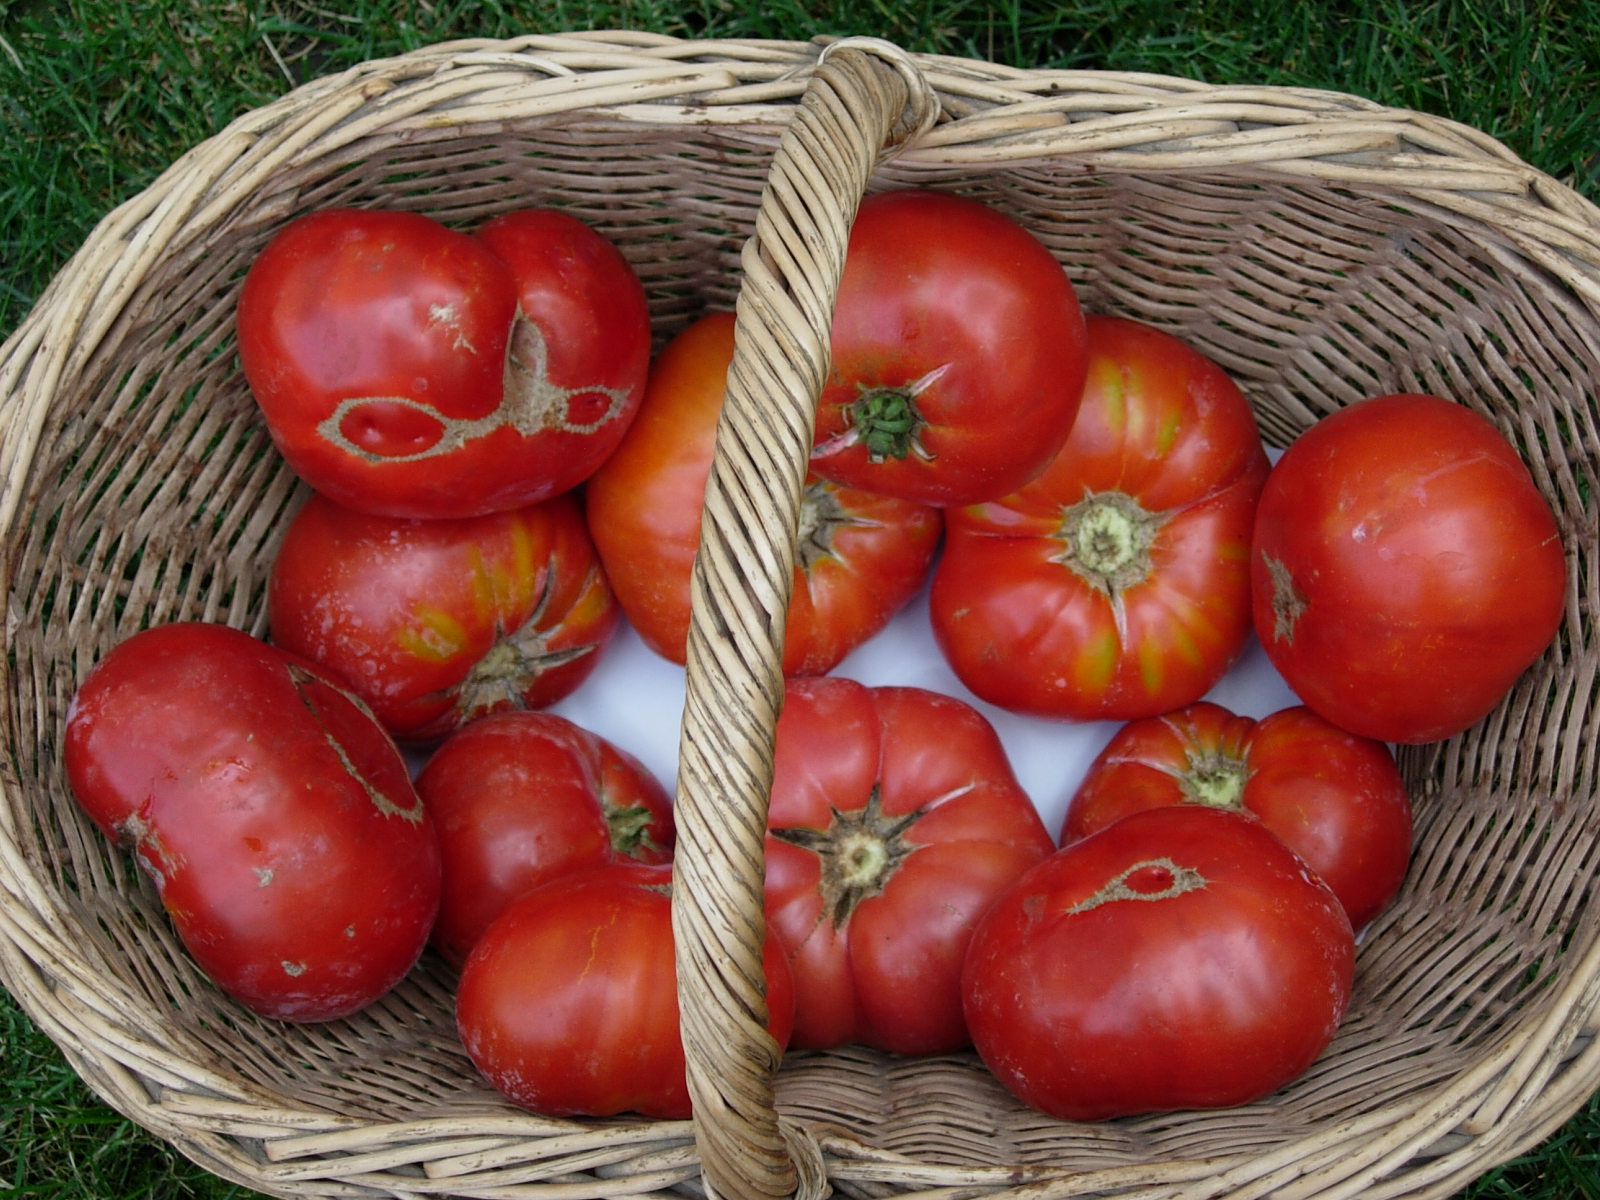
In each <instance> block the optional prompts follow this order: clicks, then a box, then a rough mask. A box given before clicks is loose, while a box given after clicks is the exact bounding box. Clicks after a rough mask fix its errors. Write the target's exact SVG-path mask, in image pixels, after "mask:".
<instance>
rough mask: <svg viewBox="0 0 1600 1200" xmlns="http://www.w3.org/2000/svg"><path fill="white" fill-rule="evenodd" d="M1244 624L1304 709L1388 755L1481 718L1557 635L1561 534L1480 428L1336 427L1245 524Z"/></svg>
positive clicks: (1440, 403)
mask: <svg viewBox="0 0 1600 1200" xmlns="http://www.w3.org/2000/svg"><path fill="white" fill-rule="evenodd" d="M1251 581H1252V587H1253V596H1254V600H1253V605H1254V609H1253V611H1254V620H1255V628H1256V632H1257V634H1259V636H1260V638H1261V642H1262V644H1263V645H1264V646H1265V648H1266V652H1267V657H1268V658H1269V659H1270V660H1271V662H1272V665H1273V666H1274V667H1276V668H1277V669H1278V672H1279V673H1280V674H1281V675H1282V676H1283V678H1284V680H1285V681H1286V682H1287V683H1288V685H1289V686H1290V687H1291V688H1292V689H1293V690H1294V692H1295V694H1296V695H1297V696H1299V697H1300V699H1301V700H1303V701H1304V702H1305V703H1306V704H1307V705H1309V706H1310V707H1311V708H1313V709H1315V710H1316V711H1317V712H1319V713H1321V714H1322V715H1323V716H1324V717H1326V718H1328V719H1329V720H1330V721H1333V722H1334V723H1335V724H1337V725H1341V726H1343V727H1344V728H1346V729H1349V730H1351V731H1352V732H1354V733H1359V734H1363V735H1365V736H1367V737H1372V738H1377V739H1379V740H1382V741H1386V742H1403V743H1419V742H1431V741H1438V740H1440V739H1442V738H1447V737H1450V736H1451V735H1453V734H1456V733H1459V732H1461V731H1462V730H1464V729H1466V728H1467V727H1469V726H1471V725H1473V724H1475V723H1476V722H1477V721H1479V720H1481V719H1482V718H1483V717H1485V716H1486V715H1487V714H1488V713H1489V712H1490V710H1491V709H1493V708H1494V706H1495V705H1496V704H1497V703H1499V702H1500V700H1501V699H1502V698H1504V696H1505V694H1506V692H1507V691H1508V690H1509V689H1510V688H1511V687H1512V685H1513V684H1514V683H1515V682H1516V681H1517V679H1518V677H1519V676H1521V675H1522V673H1523V672H1524V671H1526V670H1527V669H1528V668H1529V667H1530V666H1531V665H1532V664H1533V663H1534V661H1535V660H1536V659H1537V658H1538V657H1539V655H1540V654H1541V653H1543V652H1544V650H1545V648H1546V647H1548V646H1549V645H1550V642H1551V641H1552V639H1553V638H1554V637H1555V635H1556V632H1557V630H1558V628H1559V627H1560V623H1561V614H1562V609H1563V606H1564V603H1565V599H1566V591H1567V575H1566V562H1565V556H1564V553H1563V550H1562V545H1561V533H1560V530H1559V528H1558V527H1557V525H1556V521H1555V517H1554V516H1553V515H1552V513H1551V511H1550V506H1549V504H1548V503H1547V502H1546V501H1545V499H1544V497H1543V496H1542V495H1541V494H1540V493H1539V490H1538V488H1537V487H1536V486H1535V484H1534V482H1533V478H1532V476H1531V475H1530V473H1529V471H1528V468H1527V466H1526V465H1525V464H1524V463H1523V462H1522V460H1521V459H1520V458H1519V457H1518V456H1517V453H1516V451H1515V450H1514V449H1513V448H1512V446H1511V444H1510V443H1509V442H1508V441H1507V440H1506V439H1505V437H1504V436H1503V435H1502V434H1501V433H1500V431H1499V430H1498V429H1496V428H1495V426H1494V425H1493V423H1491V422H1490V421H1489V419H1488V418H1486V417H1484V416H1482V415H1481V414H1479V413H1476V412H1474V411H1473V410H1471V409H1469V408H1466V407H1464V406H1462V405H1459V404H1456V403H1454V402H1452V401H1450V400H1446V399H1444V398H1442V397H1439V396H1429V395H1416V394H1400V395H1391V396H1379V397H1375V398H1373V399H1370V400H1366V401H1364V402H1361V403H1358V404H1354V405H1351V406H1350V407H1348V408H1344V409H1341V410H1339V411H1338V412H1335V413H1332V414H1330V415H1328V416H1326V417H1324V418H1322V419H1321V420H1319V421H1318V422H1317V423H1316V424H1314V425H1312V426H1311V427H1310V428H1309V429H1307V430H1306V431H1305V432H1304V433H1302V434H1301V435H1300V436H1299V437H1297V438H1296V439H1295V440H1294V442H1293V443H1292V444H1291V445H1290V446H1289V448H1288V450H1286V451H1285V452H1284V455H1283V457H1282V458H1281V459H1279V460H1278V462H1277V464H1276V465H1275V466H1274V467H1273V470H1272V476H1271V478H1270V479H1269V480H1268V481H1267V485H1266V488H1265V490H1264V491H1263V493H1262V496H1261V504H1260V510H1259V512H1258V514H1257V517H1256V526H1255V548H1254V551H1253V555H1252V560H1251Z"/></svg>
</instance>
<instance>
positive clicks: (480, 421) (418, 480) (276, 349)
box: [237, 208, 650, 517]
mask: <svg viewBox="0 0 1600 1200" xmlns="http://www.w3.org/2000/svg"><path fill="white" fill-rule="evenodd" d="M237 325H238V337H239V357H240V362H241V365H242V367H243V369H244V374H245V378H246V380H247V382H248V383H249V385H250V389H251V392H252V393H253V395H254V396H255V399H256V401H257V403H258V405H259V407H260V410H261V413H262V416H263V418H264V420H265V421H266V424H267V428H268V430H269V432H270V433H271V435H272V439H273V442H274V444H275V445H276V446H277V447H278V449H279V450H280V451H281V452H282V454H283V456H284V458H285V459H287V460H288V462H289V464H290V465H291V466H292V467H293V468H294V470H295V471H296V472H297V473H298V474H299V475H300V477H301V478H303V479H304V480H305V481H306V482H307V483H309V484H310V485H311V486H312V487H314V488H316V489H317V490H318V491H320V492H323V493H325V494H327V495H329V496H331V497H333V498H334V499H336V500H338V501H339V502H340V503H342V504H345V505H348V506H350V507H353V508H358V509H363V510H365V511H370V512H376V513H383V514H386V515H390V516H411V517H461V516H473V515H478V514H481V513H486V512H493V511H499V510H503V509H509V508H518V507H521V506H523V505H527V504H533V503H536V502H538V501H540V500H543V499H546V498H548V497H550V496H553V495H556V494H558V493H560V492H564V491H567V490H568V489H570V488H572V487H574V486H576V485H577V484H578V483H579V482H581V481H582V480H583V479H584V478H585V477H587V475H588V474H589V473H590V472H592V471H593V469H594V468H595V467H596V466H598V465H599V463H600V462H601V461H602V460H603V459H604V457H605V456H606V455H607V454H609V453H610V451H611V450H612V449H613V448H614V447H615V445H616V442H617V440H618V439H620V437H621V436H622V433H623V432H624V431H625V430H626V428H627V425H628V422H629V421H630V420H631V419H632V417H633V413H634V412H635V411H636V410H637V408H638V402H639V397H640V396H641V395H642V393H643V387H644V376H645V371H646V370H647V368H648V365H649V347H650V319H649V311H648V308H647V305H646V297H645V294H644V288H643V285H642V284H641V283H640V281H639V279H638V276H637V275H636V274H635V272H634V271H633V268H632V266H631V265H630V264H629V263H628V262H627V260H626V259H625V258H624V257H623V256H622V254H621V252H620V251H618V250H617V248H616V247H615V246H614V245H612V244H611V243H610V242H609V241H608V240H607V239H606V238H604V237H603V236H602V235H600V234H599V233H597V232H595V231H594V230H592V229H590V228H589V227H588V226H586V225H584V224H583V223H582V222H580V221H578V220H575V219H574V218H571V217H568V216H565V215H563V214H561V213H557V212H551V211H547V210H540V209H528V210H521V211H517V212H512V213H507V214H504V215H502V216H500V217H497V218H494V219H493V220H491V221H489V222H487V223H486V224H485V225H483V226H482V227H481V228H479V229H478V230H477V231H476V232H475V233H470V234H469V233H464V232H462V231H459V230H456V229H452V228H450V227H448V226H446V225H443V224H442V223H440V222H438V221H435V220H433V219H431V218H429V217H426V216H422V215H420V214H417V213H408V212H390V211H382V210H365V209H350V208H334V209H325V210H321V211H318V212H313V213H310V214H307V215H305V216H302V217H299V218H297V219H295V220H294V221H291V222H290V223H289V224H288V225H286V226H285V227H284V228H283V229H282V230H280V231H279V232H278V233H277V234H276V235H275V236H274V237H273V238H272V240H271V241H270V242H269V243H268V244H267V245H266V247H264V248H263V250H262V251H261V253H260V254H259V255H257V257H256V259H255V261H254V262H253V263H252V264H251V267H250V270H249V272H248V273H247V274H246V276H245V280H244V284H243V287H242V288H241V291H240V295H239V303H238V311H237Z"/></svg>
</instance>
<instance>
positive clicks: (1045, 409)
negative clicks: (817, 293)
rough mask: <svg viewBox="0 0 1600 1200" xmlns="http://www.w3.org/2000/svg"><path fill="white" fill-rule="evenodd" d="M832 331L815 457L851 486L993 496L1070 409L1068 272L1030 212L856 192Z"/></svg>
mask: <svg viewBox="0 0 1600 1200" xmlns="http://www.w3.org/2000/svg"><path fill="white" fill-rule="evenodd" d="M830 342H831V368H830V371H829V374H828V378H827V380H826V382H825V385H824V387H823V390H822V393H821V397H820V401H819V404H818V409H817V419H816V445H815V448H814V449H813V451H812V455H811V467H812V470H813V471H814V472H815V473H816V474H818V475H820V476H822V477H823V478H825V479H831V480H833V481H834V482H836V483H839V484H843V485H844V486H846V487H851V488H859V489H861V490H864V491H872V492H880V493H883V494H885V495H890V496H899V497H901V498H903V499H907V500H916V501H920V502H922V503H925V504H937V505H957V504H974V503H977V502H979V501H982V500H992V499H994V498H995V497H997V496H1003V495H1005V494H1007V493H1008V492H1012V491H1015V490H1016V489H1017V488H1019V487H1021V486H1022V485H1023V484H1024V483H1025V482H1027V481H1028V480H1029V479H1031V478H1033V477H1034V476H1035V475H1037V474H1038V473H1039V472H1040V471H1041V470H1043V469H1044V466H1045V464H1046V463H1047V462H1049V461H1050V458H1051V456H1052V455H1053V454H1054V453H1055V452H1056V450H1057V449H1058V448H1059V447H1060V445H1061V443H1062V441H1063V440H1064V439H1065V438H1066V436H1067V432H1068V430H1070V429H1071V428H1072V422H1073V418H1074V417H1075V415H1076V414H1077V410H1078V396H1079V392H1080V390H1081V388H1082V386H1083V378H1084V328H1083V313H1082V310H1081V309H1080V307H1079V304H1078V297H1077V292H1076V291H1075V290H1074V289H1073V286H1072V283H1071V281H1070V280H1069V279H1068V278H1067V276H1066V273H1065V272H1064V271H1063V270H1062V268H1061V265H1060V264H1059V263H1058V262H1056V260H1055V259H1054V258H1053V257H1052V256H1051V254H1050V252H1049V250H1048V249H1046V247H1045V246H1044V245H1043V243H1041V242H1040V241H1039V240H1038V239H1037V238H1035V237H1034V236H1033V234H1031V233H1030V232H1028V231H1027V230H1026V229H1025V228H1024V227H1023V226H1021V225H1020V224H1018V223H1017V222H1015V221H1013V220H1012V219H1011V218H1010V217H1007V216H1005V215H1004V214H1002V213H1001V212H1000V211H999V210H998V209H995V208H993V207H991V206H989V205H986V204H983V203H981V202H979V201H977V200H973V199H971V198H968V197H964V196H960V195H957V194H955V193H953V192H943V191H937V190H932V189H922V188H912V189H903V190H897V191H890V192H880V193H877V194H875V195H871V196H868V197H867V198H866V199H865V200H863V201H862V202H861V205H860V208H859V209H858V211H857V213H856V218H855V222H854V224H853V225H852V227H851V230H850V240H849V244H848V247H847V249H846V254H845V263H844V274H843V277H842V278H841V280H840V283H839V290H838V295H837V297H836V299H835V304H834V312H833V323H832V329H831V334H830Z"/></svg>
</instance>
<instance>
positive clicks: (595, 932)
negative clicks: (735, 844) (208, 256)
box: [456, 863, 794, 1119]
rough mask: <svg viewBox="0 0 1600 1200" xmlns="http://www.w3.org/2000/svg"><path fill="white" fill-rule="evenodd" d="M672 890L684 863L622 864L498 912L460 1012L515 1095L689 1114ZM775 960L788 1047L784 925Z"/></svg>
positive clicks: (586, 1109)
mask: <svg viewBox="0 0 1600 1200" xmlns="http://www.w3.org/2000/svg"><path fill="white" fill-rule="evenodd" d="M671 901H672V868H671V867H670V866H667V865H659V866H652V865H647V864H643V863H615V864H612V865H610V866H603V867H593V868H590V869H589V870H585V871H578V872H575V873H573V874H570V875H563V876H561V877H560V878H558V879H554V880H552V881H551V882H549V883H546V884H544V885H543V886H541V887H538V888H535V889H534V890H533V891H531V892H525V893H523V895H522V896H520V897H519V898H518V899H516V900H513V901H512V902H511V904H510V906H509V907H507V908H506V910H505V911H504V912H502V913H501V914H500V916H499V917H497V918H496V919H495V921H494V922H493V924H491V925H490V926H489V928H488V930H487V931H485V933H484V935H483V936H482V937H481V938H480V939H478V944H477V945H476V946H475V947H474V948H473V951H472V954H471V955H470V956H469V957H468V959H467V964H466V966H465V967H464V968H463V969H462V972H461V983H460V986H459V988H458V989H457V992H456V1022H457V1025H458V1026H459V1028H460V1031H461V1040H462V1044H463V1045H464V1046H465V1047H466V1051H467V1055H468V1057H470V1058H471V1059H472V1061H473V1063H474V1064H476V1066H477V1067H478V1069H479V1070H480V1071H481V1072H483V1074H484V1076H485V1078H487V1079H488V1080H489V1082H490V1083H492V1084H493V1085H494V1086H495V1088H496V1089H497V1090H499V1091H500V1092H501V1094H503V1095H504V1096H506V1097H507V1098H509V1099H510V1100H512V1101H514V1102H515V1103H517V1104H519V1105H522V1106H523V1107H524V1108H528V1109H532V1110H533V1111H535V1112H539V1113H543V1114H546V1115H548V1116H567V1115H584V1116H611V1115H613V1114H615V1113H621V1112H639V1113H642V1114H644V1115H645V1116H649V1117H661V1118H672V1119H681V1118H684V1117H687V1116H689V1114H690V1100H689V1087H688V1082H687V1080H686V1078H685V1072H686V1066H685V1058H684V1053H683V1040H682V1037H681V1035H680V1034H679V1032H678V994H677V967H676V964H675V962H674V960H673V933H672V915H671ZM763 961H764V968H765V976H766V1000H767V1016H768V1023H767V1028H768V1031H769V1032H770V1033H771V1034H772V1036H773V1038H774V1040H775V1041H776V1042H777V1043H778V1045H779V1047H780V1048H781V1047H783V1046H785V1045H786V1044H787V1043H788V1038H789V1027H790V1023H791V1021H792V1019H793V1012H794V992H793V989H792V986H791V983H790V979H789V969H788V964H787V963H786V962H785V961H784V957H783V951H782V949H781V947H780V946H779V945H778V943H777V940H776V939H775V938H773V937H772V936H771V935H770V934H769V935H768V937H767V942H766V950H765V954H764V956H763Z"/></svg>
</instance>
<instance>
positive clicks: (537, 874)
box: [417, 711, 675, 967]
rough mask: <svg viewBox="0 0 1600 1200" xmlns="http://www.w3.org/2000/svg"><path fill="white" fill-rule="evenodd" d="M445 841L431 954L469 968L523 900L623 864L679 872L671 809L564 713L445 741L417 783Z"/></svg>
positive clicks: (480, 726)
mask: <svg viewBox="0 0 1600 1200" xmlns="http://www.w3.org/2000/svg"><path fill="white" fill-rule="evenodd" d="M417 792H418V794H419V795H420V796H421V797H422V802H423V804H425V805H426V806H427V809H428V815H429V817H430V818H431V819H432V821H433V824H434V828H435V829H437V830H438V834H439V850H440V855H441V859H442V863H443V868H444V891H443V896H442V898H441V900H440V904H439V919H438V921H437V922H436V923H435V924H434V927H433V945H434V948H435V949H437V950H438V951H439V952H440V954H441V955H443V957H444V958H445V960H446V961H448V962H450V963H453V964H454V965H455V966H457V967H459V966H460V965H461V964H462V963H463V962H464V961H466V957H467V955H468V954H469V953H470V952H471V950H472V947H473V944H474V943H475V942H476V941H477V940H478V938H479V937H480V936H481V935H482V933H483V931H484V930H485V929H486V928H488V926H489V923H490V922H491V921H493V920H494V918H495V917H496V916H498V915H499V913H500V912H501V911H502V910H503V909H504V908H505V907H506V905H507V904H509V903H510V902H511V901H512V900H514V899H516V898H517V897H518V896H520V895H521V894H522V893H523V892H527V891H531V890H532V889H533V888H535V887H537V886H538V885H539V884H541V883H544V882H546V881H548V880H550V879H554V878H555V877H557V876H559V875H564V874H567V873H569V872H572V871H575V870H579V869H582V868H585V867H593V866H603V865H605V864H606V863H611V862H619V861H629V860H632V861H636V862H645V863H661V862H669V861H671V858H672V846H673V842H674V836H675V835H674V830H673V824H672V798H671V797H670V796H669V795H668V794H667V790H666V789H665V788H664V787H662V786H661V784H660V783H659V782H658V781H657V780H656V779H655V777H654V776H653V775H651V774H650V772H649V771H648V770H646V769H645V767H644V765H643V764H642V763H640V762H639V760H638V759H636V758H634V757H633V756H632V755H631V754H629V753H628V752H627V751H625V750H623V749H621V748H620V747H618V746H615V745H613V744H612V743H611V742H609V741H607V740H606V739H605V738H603V737H601V736H600V735H599V734H596V733H592V732H591V731H589V730H587V729H584V728H582V727H581V726H579V725H576V724H574V723H573V722H572V721H569V720H567V718H565V717H561V716H557V715H556V714H555V713H543V712H523V711H517V712H502V713H495V714H493V715H491V716H487V717H482V718H480V719H479V720H476V721H473V722H472V723H471V724H469V725H466V726H464V727H463V728H461V729H458V730H457V731H456V732H455V733H453V734H451V735H450V736H449V737H447V738H446V739H445V740H444V741H443V742H442V743H441V744H440V745H439V748H438V749H437V750H435V751H434V752H433V753H432V754H431V755H429V757H428V760H427V761H426V762H425V763H424V764H423V766H422V769H421V771H419V772H418V774H417Z"/></svg>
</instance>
